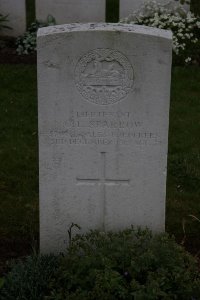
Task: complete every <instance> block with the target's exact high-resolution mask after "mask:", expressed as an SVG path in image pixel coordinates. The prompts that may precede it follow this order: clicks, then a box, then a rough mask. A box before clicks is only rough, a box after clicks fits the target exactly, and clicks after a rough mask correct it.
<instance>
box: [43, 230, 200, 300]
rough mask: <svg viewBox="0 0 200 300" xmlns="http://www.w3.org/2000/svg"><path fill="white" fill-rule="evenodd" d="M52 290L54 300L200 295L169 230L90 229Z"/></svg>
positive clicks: (190, 265) (187, 259) (193, 271)
mask: <svg viewBox="0 0 200 300" xmlns="http://www.w3.org/2000/svg"><path fill="white" fill-rule="evenodd" d="M51 289H53V291H52V295H51V296H50V297H48V298H47V299H51V300H59V299H66V300H72V299H73V300H75V299H76V300H79V299H88V300H102V299H104V300H106V299H108V300H112V299H113V300H116V299H126V300H129V299H145V300H147V299H149V300H150V299H152V300H156V299H180V300H184V299H188V300H189V299H192V298H191V297H194V299H195V297H199V296H200V276H199V274H198V269H197V265H196V262H195V260H194V259H193V258H192V257H191V256H190V255H189V254H187V253H186V252H185V251H184V249H183V248H181V247H180V246H178V245H177V244H176V243H175V241H174V240H173V239H171V238H170V237H169V236H168V235H167V234H160V235H155V236H153V235H152V234H151V232H150V231H149V230H140V229H138V230H134V229H133V228H132V229H128V230H124V231H121V232H118V233H112V232H109V233H104V232H98V231H92V232H90V233H88V234H86V235H77V236H76V237H75V238H74V239H73V240H72V243H71V246H70V248H69V252H68V254H67V255H66V256H65V257H63V258H61V265H60V267H59V269H58V271H57V274H56V276H55V278H54V280H53V281H52V283H51Z"/></svg>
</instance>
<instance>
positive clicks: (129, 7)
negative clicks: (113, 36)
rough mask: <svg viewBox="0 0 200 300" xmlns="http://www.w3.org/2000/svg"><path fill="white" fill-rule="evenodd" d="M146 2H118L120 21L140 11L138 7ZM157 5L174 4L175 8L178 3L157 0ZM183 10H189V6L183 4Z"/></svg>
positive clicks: (121, 0)
mask: <svg viewBox="0 0 200 300" xmlns="http://www.w3.org/2000/svg"><path fill="white" fill-rule="evenodd" d="M145 2H147V1H145V0H120V10H119V11H120V19H121V18H125V17H127V16H128V15H130V14H132V13H133V12H134V11H136V10H138V9H140V7H141V6H142V5H143V4H144V3H145ZM157 2H158V3H160V4H163V5H167V6H170V7H171V6H172V5H173V3H174V6H177V5H178V4H177V3H178V2H177V1H176V0H157ZM184 8H185V9H186V11H188V10H190V6H189V5H187V4H185V5H184Z"/></svg>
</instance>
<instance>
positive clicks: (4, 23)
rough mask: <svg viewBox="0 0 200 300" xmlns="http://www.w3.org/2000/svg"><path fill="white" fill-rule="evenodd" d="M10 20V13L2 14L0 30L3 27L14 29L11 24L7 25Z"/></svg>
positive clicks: (0, 15) (0, 16)
mask: <svg viewBox="0 0 200 300" xmlns="http://www.w3.org/2000/svg"><path fill="white" fill-rule="evenodd" d="M8 22H9V20H8V15H2V14H0V32H1V30H2V29H12V28H11V27H10V26H8V25H6V23H8Z"/></svg>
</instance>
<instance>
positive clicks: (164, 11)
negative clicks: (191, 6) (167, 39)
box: [121, 1, 200, 64]
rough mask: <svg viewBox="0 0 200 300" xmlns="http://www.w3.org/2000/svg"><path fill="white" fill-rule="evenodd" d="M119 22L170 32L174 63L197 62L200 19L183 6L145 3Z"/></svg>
mask: <svg viewBox="0 0 200 300" xmlns="http://www.w3.org/2000/svg"><path fill="white" fill-rule="evenodd" d="M121 22H122V23H129V24H138V25H146V26H151V27H157V28H160V29H168V30H172V32H173V52H174V62H175V63H179V64H180V63H181V64H188V63H191V62H197V61H199V58H200V17H199V16H195V15H194V14H193V13H191V12H186V10H185V9H184V6H183V5H181V4H176V5H175V4H174V3H173V2H170V3H168V4H167V5H162V4H159V3H157V2H156V1H147V2H145V3H144V5H143V6H141V8H140V9H139V10H138V11H136V12H134V13H133V14H131V15H129V16H128V17H127V18H125V19H123V20H121Z"/></svg>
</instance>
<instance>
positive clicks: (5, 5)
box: [0, 0, 26, 37]
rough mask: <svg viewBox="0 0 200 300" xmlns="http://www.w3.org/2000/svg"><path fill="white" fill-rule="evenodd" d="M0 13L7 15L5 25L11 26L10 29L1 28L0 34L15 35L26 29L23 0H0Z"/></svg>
mask: <svg viewBox="0 0 200 300" xmlns="http://www.w3.org/2000/svg"><path fill="white" fill-rule="evenodd" d="M0 13H1V14H3V15H9V16H8V20H9V22H8V23H6V24H5V25H8V26H10V27H12V30H9V29H3V30H2V31H1V32H0V34H3V35H7V36H14V37H17V36H19V35H22V34H23V33H24V32H25V31H26V4H25V0H17V1H16V0H0Z"/></svg>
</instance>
